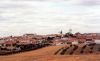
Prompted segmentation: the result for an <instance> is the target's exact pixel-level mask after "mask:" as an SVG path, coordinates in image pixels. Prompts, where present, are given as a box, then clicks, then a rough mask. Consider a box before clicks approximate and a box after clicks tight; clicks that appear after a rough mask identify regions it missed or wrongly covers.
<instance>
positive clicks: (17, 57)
mask: <svg viewBox="0 0 100 61" xmlns="http://www.w3.org/2000/svg"><path fill="white" fill-rule="evenodd" d="M65 46H67V45H59V46H49V47H44V48H41V49H38V50H33V51H29V52H24V53H19V54H14V55H9V56H0V61H100V55H54V53H55V52H56V51H57V50H58V49H60V48H61V47H65Z"/></svg>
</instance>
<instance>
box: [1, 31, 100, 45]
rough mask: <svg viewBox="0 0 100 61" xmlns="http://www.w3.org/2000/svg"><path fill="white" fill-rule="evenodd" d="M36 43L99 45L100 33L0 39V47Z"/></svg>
mask: <svg viewBox="0 0 100 61" xmlns="http://www.w3.org/2000/svg"><path fill="white" fill-rule="evenodd" d="M38 43H51V44H52V45H62V44H80V43H83V44H84V43H96V44H100V33H84V34H81V33H79V32H77V33H75V34H72V33H71V32H68V33H66V34H63V33H62V31H61V32H60V34H49V35H36V34H24V35H22V36H12V35H11V36H9V37H3V38H0V46H13V45H15V44H16V45H21V44H23V45H27V44H38Z"/></svg>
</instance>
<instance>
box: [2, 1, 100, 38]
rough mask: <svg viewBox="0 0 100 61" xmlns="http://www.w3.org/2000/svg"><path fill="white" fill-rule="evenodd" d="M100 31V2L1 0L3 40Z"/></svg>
mask: <svg viewBox="0 0 100 61" xmlns="http://www.w3.org/2000/svg"><path fill="white" fill-rule="evenodd" d="M69 29H72V33H76V32H80V33H90V32H94V33H98V32H100V0H0V37H6V36H10V35H12V36H18V35H19V36H21V35H23V34H25V33H36V34H38V35H46V34H59V32H60V31H61V30H62V31H63V33H67V32H68V31H69Z"/></svg>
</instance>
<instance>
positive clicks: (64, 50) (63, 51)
mask: <svg viewBox="0 0 100 61" xmlns="http://www.w3.org/2000/svg"><path fill="white" fill-rule="evenodd" d="M67 49H69V47H67V48H65V49H63V50H62V52H61V53H60V54H61V55H63V54H64V53H65V52H66V51H67Z"/></svg>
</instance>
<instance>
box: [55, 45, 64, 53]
mask: <svg viewBox="0 0 100 61" xmlns="http://www.w3.org/2000/svg"><path fill="white" fill-rule="evenodd" d="M62 48H63V47H62ZM62 48H61V49H62ZM61 49H59V50H58V51H56V52H55V54H54V55H56V54H57V53H58V52H59V51H60V50H61Z"/></svg>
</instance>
